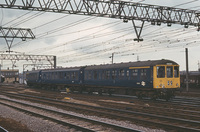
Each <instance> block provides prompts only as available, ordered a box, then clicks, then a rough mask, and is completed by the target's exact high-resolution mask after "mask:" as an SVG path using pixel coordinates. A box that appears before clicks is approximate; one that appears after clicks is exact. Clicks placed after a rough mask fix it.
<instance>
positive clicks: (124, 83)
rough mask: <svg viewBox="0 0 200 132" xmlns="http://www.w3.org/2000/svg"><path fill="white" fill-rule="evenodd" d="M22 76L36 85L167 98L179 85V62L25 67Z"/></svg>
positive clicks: (170, 96) (152, 61)
mask: <svg viewBox="0 0 200 132" xmlns="http://www.w3.org/2000/svg"><path fill="white" fill-rule="evenodd" d="M26 79H27V85H29V86H35V87H40V88H43V87H45V88H51V89H62V88H69V89H70V91H71V92H73V91H79V92H83V91H87V92H88V93H92V92H98V93H99V94H102V93H104V92H105V93H108V94H112V93H118V94H119V93H120V94H128V95H136V96H138V97H139V98H142V97H151V98H153V99H156V98H165V99H167V100H169V99H171V98H172V97H174V93H175V91H176V90H179V89H180V75H179V65H178V64H177V63H176V62H174V61H171V60H164V59H162V60H151V61H150V60H149V61H137V62H129V63H119V64H106V65H93V66H83V67H71V68H62V69H45V70H36V71H28V72H27V73H26Z"/></svg>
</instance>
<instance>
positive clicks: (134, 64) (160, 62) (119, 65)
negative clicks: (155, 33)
mask: <svg viewBox="0 0 200 132" xmlns="http://www.w3.org/2000/svg"><path fill="white" fill-rule="evenodd" d="M164 64H172V65H178V64H177V63H176V62H174V61H172V60H165V59H162V60H148V61H137V62H128V63H116V64H107V65H94V66H87V67H86V68H85V69H86V70H91V69H112V68H125V67H127V68H128V67H144V66H155V65H164Z"/></svg>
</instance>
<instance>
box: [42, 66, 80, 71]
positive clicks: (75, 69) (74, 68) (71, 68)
mask: <svg viewBox="0 0 200 132" xmlns="http://www.w3.org/2000/svg"><path fill="white" fill-rule="evenodd" d="M80 69H81V67H69V68H59V69H44V70H42V72H63V71H78V70H80Z"/></svg>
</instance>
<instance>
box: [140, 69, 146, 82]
mask: <svg viewBox="0 0 200 132" xmlns="http://www.w3.org/2000/svg"><path fill="white" fill-rule="evenodd" d="M140 78H141V79H143V80H146V79H147V69H140Z"/></svg>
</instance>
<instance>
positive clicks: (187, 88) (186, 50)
mask: <svg viewBox="0 0 200 132" xmlns="http://www.w3.org/2000/svg"><path fill="white" fill-rule="evenodd" d="M185 55H186V91H187V92H188V91H189V85H188V83H189V82H188V81H189V79H188V76H189V75H188V69H189V68H188V48H185Z"/></svg>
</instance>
